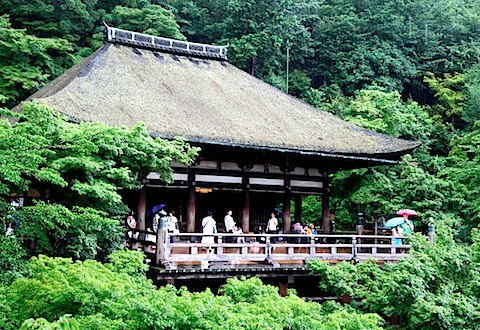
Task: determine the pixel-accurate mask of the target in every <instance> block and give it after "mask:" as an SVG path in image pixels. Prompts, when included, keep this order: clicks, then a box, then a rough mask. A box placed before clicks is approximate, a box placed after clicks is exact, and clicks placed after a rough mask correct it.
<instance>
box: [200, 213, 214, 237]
mask: <svg viewBox="0 0 480 330" xmlns="http://www.w3.org/2000/svg"><path fill="white" fill-rule="evenodd" d="M215 225H216V222H215V220H214V219H213V218H212V217H205V218H203V220H202V227H203V233H204V234H213V228H215Z"/></svg>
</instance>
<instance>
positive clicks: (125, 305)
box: [0, 250, 383, 330]
mask: <svg viewBox="0 0 480 330" xmlns="http://www.w3.org/2000/svg"><path fill="white" fill-rule="evenodd" d="M139 253H140V252H132V251H125V250H123V251H119V252H117V253H116V254H114V255H112V260H115V261H114V264H109V263H107V264H100V263H98V262H96V261H91V260H87V261H84V262H80V261H77V262H72V260H71V259H62V258H47V257H45V256H42V255H40V256H39V257H38V258H32V259H31V261H30V267H31V269H32V274H31V276H29V277H24V278H19V279H16V280H15V281H13V283H12V284H11V285H10V286H3V287H0V303H1V305H2V307H3V310H4V313H3V315H1V316H0V327H1V328H2V329H6V330H7V329H18V328H20V326H21V325H22V324H23V329H37V328H40V327H41V326H50V327H51V328H52V329H56V328H57V327H56V326H58V327H60V326H61V324H63V325H64V326H70V327H71V328H72V329H75V328H81V329H96V330H99V329H151V328H154V329H258V328H268V329H324V330H330V329H332V330H333V329H339V328H348V329H372V330H375V329H382V324H383V322H382V320H381V318H380V317H379V316H378V315H375V314H360V313H355V312H352V311H351V310H347V309H344V308H342V307H341V306H340V305H338V304H332V305H330V306H328V308H323V307H322V305H320V304H317V303H313V302H306V301H305V300H303V299H301V298H299V297H297V296H296V295H294V294H289V295H288V296H287V297H281V296H280V295H279V294H278V292H277V289H276V288H274V287H272V286H267V285H263V284H262V283H261V281H260V280H259V279H256V278H252V279H250V280H246V279H244V278H243V279H236V278H232V279H229V280H228V281H227V284H226V285H224V286H223V287H222V289H221V294H219V295H214V294H213V293H212V292H211V291H210V290H208V289H207V290H206V291H204V292H196V293H192V292H188V291H187V290H186V289H185V288H182V289H179V290H177V289H175V288H173V287H172V286H166V287H161V288H158V289H157V288H155V287H154V286H153V285H152V283H151V282H150V281H149V280H147V279H146V277H145V276H144V275H141V274H140V273H141V272H142V271H141V270H140V269H142V267H143V266H142V260H141V259H139V258H138V256H139ZM118 254H120V255H122V256H121V257H117V255H118ZM120 260H125V261H126V260H128V262H129V264H128V265H124V266H120V264H121V261H120ZM134 260H136V262H135V261H134ZM126 267H127V268H128V269H130V270H128V271H123V270H125V269H126ZM135 267H137V268H138V269H139V270H138V271H135V270H134V268H135ZM121 269H123V270H121Z"/></svg>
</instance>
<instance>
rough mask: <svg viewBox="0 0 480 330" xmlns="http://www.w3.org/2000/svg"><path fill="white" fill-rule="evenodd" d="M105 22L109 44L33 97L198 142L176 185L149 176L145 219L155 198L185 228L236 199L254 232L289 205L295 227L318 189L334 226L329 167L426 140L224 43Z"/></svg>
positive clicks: (381, 156) (386, 157)
mask: <svg viewBox="0 0 480 330" xmlns="http://www.w3.org/2000/svg"><path fill="white" fill-rule="evenodd" d="M106 32H107V38H106V42H105V44H104V45H103V47H101V48H100V49H98V50H97V51H96V52H95V53H93V54H92V55H90V56H89V57H87V58H86V59H84V60H83V61H82V62H80V63H78V64H76V65H75V66H73V67H72V68H70V69H69V70H67V71H66V72H65V73H64V74H62V75H61V76H60V77H58V78H57V79H55V80H54V81H53V82H51V83H50V84H48V85H47V86H45V87H44V88H42V89H40V90H39V91H38V92H36V93H35V94H33V95H32V96H31V97H30V98H29V100H34V101H37V102H43V103H46V104H47V105H49V106H50V107H51V108H53V109H54V110H56V111H58V112H60V113H62V114H64V115H66V116H68V117H69V118H71V119H72V120H74V121H100V122H104V123H106V124H108V125H112V126H115V125H126V126H129V127H132V126H134V125H136V124H137V123H139V122H144V123H145V124H146V127H147V129H148V130H149V132H151V135H152V136H153V137H159V138H164V139H173V138H175V137H182V138H183V139H184V140H186V141H187V142H189V143H190V144H191V145H194V146H198V147H200V148H201V152H200V155H199V157H198V159H197V160H196V162H195V164H192V165H191V166H181V165H179V164H176V163H172V164H171V165H172V167H173V169H174V174H173V183H172V184H168V185H166V184H165V183H163V182H161V181H160V180H159V176H158V175H157V174H156V173H150V174H149V175H148V176H147V177H145V178H144V179H143V181H142V182H143V183H144V186H143V188H142V189H141V191H139V192H138V196H137V197H138V198H137V199H136V200H135V202H134V203H133V204H134V205H132V208H134V209H135V210H136V211H137V216H138V220H139V221H138V224H139V227H140V229H145V226H147V225H148V216H147V213H148V210H149V209H150V208H151V207H152V206H154V205H158V204H165V205H166V206H165V208H166V209H168V210H174V211H175V212H176V213H177V217H178V218H179V220H180V221H181V222H182V224H183V226H182V227H183V228H182V230H183V231H188V232H195V231H199V230H200V229H201V225H200V222H201V219H202V218H203V216H204V214H205V212H206V211H207V210H210V211H213V213H214V217H216V218H217V222H218V223H221V222H222V221H221V219H223V216H224V215H225V212H226V210H227V208H231V209H232V210H233V214H234V218H235V219H236V220H237V222H238V223H241V225H242V227H243V230H244V231H245V232H248V231H252V229H253V226H255V225H264V224H265V223H266V221H267V219H268V215H269V214H270V212H272V211H273V210H275V208H277V209H279V205H281V207H280V208H281V211H282V218H283V226H284V231H285V232H289V231H290V227H291V223H292V222H293V221H294V220H295V221H300V220H301V219H300V216H301V198H302V196H304V195H319V196H321V198H322V201H323V214H321V215H319V217H322V219H323V227H324V230H325V231H326V232H329V216H330V211H329V192H330V189H329V179H328V178H329V175H330V174H331V173H334V172H336V171H339V170H344V169H353V168H361V167H370V166H377V165H386V164H396V163H398V161H399V160H400V158H401V156H403V155H405V154H407V153H410V152H411V151H412V150H413V149H414V148H416V147H417V146H418V145H419V144H418V143H417V142H413V141H406V140H402V139H397V138H393V137H390V136H386V135H383V134H379V133H375V132H373V131H369V130H366V129H363V128H360V127H357V126H355V125H352V124H350V123H347V122H345V121H343V120H341V119H339V118H337V117H335V116H334V115H332V114H330V113H326V112H324V111H321V110H318V109H316V108H314V107H312V106H310V105H308V104H306V103H304V102H302V101H300V100H298V99H296V98H294V97H292V96H290V95H288V94H286V93H284V92H282V91H280V90H279V89H277V88H275V87H273V86H271V85H268V84H267V83H265V82H262V81H261V80H259V79H257V78H255V77H253V76H251V75H249V74H247V73H245V72H243V71H242V70H240V69H238V68H236V67H235V66H233V65H231V64H229V63H228V61H227V47H222V46H211V45H204V44H198V43H190V42H184V41H178V40H171V39H166V38H160V37H154V36H149V35H144V34H140V33H135V32H130V31H124V30H120V29H115V28H111V27H107V31H106ZM292 203H293V205H294V206H295V207H294V209H295V214H291V211H290V205H291V204H292ZM219 220H220V221H219Z"/></svg>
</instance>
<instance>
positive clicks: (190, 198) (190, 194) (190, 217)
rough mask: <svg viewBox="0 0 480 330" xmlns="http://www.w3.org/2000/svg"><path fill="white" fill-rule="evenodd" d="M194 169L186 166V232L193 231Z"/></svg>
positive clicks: (194, 211)
mask: <svg viewBox="0 0 480 330" xmlns="http://www.w3.org/2000/svg"><path fill="white" fill-rule="evenodd" d="M195 197H196V196H195V170H194V169H193V168H191V167H189V168H188V197H187V233H194V232H195V213H196V200H195V199H196V198H195Z"/></svg>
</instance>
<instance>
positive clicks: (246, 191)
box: [242, 170, 250, 233]
mask: <svg viewBox="0 0 480 330" xmlns="http://www.w3.org/2000/svg"><path fill="white" fill-rule="evenodd" d="M242 185H243V207H242V230H243V232H244V233H248V232H249V231H250V183H249V176H248V172H247V171H245V170H244V171H243V178H242Z"/></svg>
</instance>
